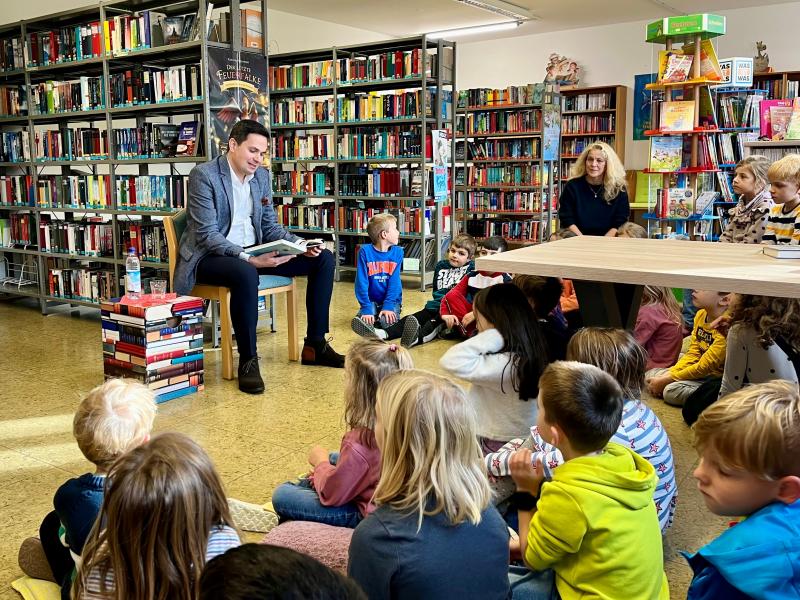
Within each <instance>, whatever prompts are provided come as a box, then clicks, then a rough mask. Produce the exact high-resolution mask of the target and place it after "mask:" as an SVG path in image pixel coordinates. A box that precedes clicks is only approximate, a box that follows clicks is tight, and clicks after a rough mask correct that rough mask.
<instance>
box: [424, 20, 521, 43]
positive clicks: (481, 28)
mask: <svg viewBox="0 0 800 600" xmlns="http://www.w3.org/2000/svg"><path fill="white" fill-rule="evenodd" d="M520 25H522V21H511V22H509V23H489V24H488V25H475V26H474V27H460V28H457V29H443V30H442V31H432V32H431V33H428V34H427V36H428V39H438V38H446V39H448V40H450V39H452V38H457V37H461V36H464V35H477V34H480V33H491V32H493V31H506V30H508V29H516V28H517V27H519V26H520Z"/></svg>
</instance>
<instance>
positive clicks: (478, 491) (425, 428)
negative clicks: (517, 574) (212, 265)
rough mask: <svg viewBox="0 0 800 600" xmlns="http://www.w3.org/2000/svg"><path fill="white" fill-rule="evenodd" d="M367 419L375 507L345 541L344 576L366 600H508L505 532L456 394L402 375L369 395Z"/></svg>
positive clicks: (423, 377) (444, 384)
mask: <svg viewBox="0 0 800 600" xmlns="http://www.w3.org/2000/svg"><path fill="white" fill-rule="evenodd" d="M376 413H377V419H376V423H375V439H376V441H377V443H378V446H379V447H380V449H381V455H382V468H381V479H380V482H379V483H378V487H377V489H376V490H375V498H374V501H375V504H377V506H378V508H377V509H376V510H375V512H373V513H372V514H371V515H369V516H368V517H367V518H366V519H364V520H363V521H362V522H361V523H360V524H359V525H358V527H356V529H355V531H354V532H353V539H352V542H351V544H350V561H349V564H348V574H349V575H350V576H351V577H352V578H353V579H355V580H356V582H357V583H358V584H359V585H360V586H361V587H362V588H363V589H364V591H365V592H366V593H367V596H368V597H369V598H370V600H389V599H390V598H420V599H422V598H426V599H427V598H432V599H433V598H459V599H460V600H473V599H474V600H507V598H508V597H509V595H508V529H507V528H506V525H505V523H504V522H503V519H502V518H501V517H500V515H499V514H498V512H497V510H496V509H495V508H494V506H492V502H491V492H490V491H489V482H488V480H487V479H486V470H485V468H484V466H483V463H482V462H481V453H480V449H479V448H478V442H477V436H476V430H475V413H474V411H473V410H472V408H471V406H470V404H469V402H468V401H467V399H466V397H465V395H464V392H463V390H462V389H461V388H460V387H459V386H457V385H456V384H454V383H452V382H451V381H448V380H447V379H446V378H444V377H441V376H440V375H435V374H433V373H429V372H426V371H417V370H411V371H401V372H399V373H394V374H392V375H390V376H389V377H387V378H386V379H384V380H383V381H382V382H381V384H380V386H379V387H378V404H377V410H376Z"/></svg>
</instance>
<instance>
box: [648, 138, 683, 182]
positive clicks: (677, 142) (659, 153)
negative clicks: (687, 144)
mask: <svg viewBox="0 0 800 600" xmlns="http://www.w3.org/2000/svg"><path fill="white" fill-rule="evenodd" d="M682 155H683V140H682V139H681V138H679V137H671V136H654V137H651V138H650V170H651V171H659V172H662V173H668V172H670V171H677V170H679V169H680V168H681V158H682Z"/></svg>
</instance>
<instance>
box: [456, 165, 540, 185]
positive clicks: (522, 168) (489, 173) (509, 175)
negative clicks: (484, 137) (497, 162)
mask: <svg viewBox="0 0 800 600" xmlns="http://www.w3.org/2000/svg"><path fill="white" fill-rule="evenodd" d="M545 173H549V171H547V170H545ZM546 180H547V177H546V176H545V177H544V178H543V177H542V169H541V168H540V167H539V165H536V164H530V165H504V166H502V167H486V166H479V165H467V167H466V182H467V185H469V186H488V185H497V186H506V185H517V186H535V185H539V184H540V183H541V182H542V181H545V183H546Z"/></svg>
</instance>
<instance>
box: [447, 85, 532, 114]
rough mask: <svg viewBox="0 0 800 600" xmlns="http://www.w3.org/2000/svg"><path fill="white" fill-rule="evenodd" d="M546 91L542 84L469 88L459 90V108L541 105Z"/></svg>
mask: <svg viewBox="0 0 800 600" xmlns="http://www.w3.org/2000/svg"><path fill="white" fill-rule="evenodd" d="M546 89H547V86H546V84H544V83H529V84H527V85H511V86H509V87H507V88H502V89H499V88H471V89H468V90H459V92H458V106H459V108H480V107H484V106H503V105H506V104H509V105H512V106H513V105H519V104H523V105H524V104H541V103H542V98H543V97H544V92H545V90H546Z"/></svg>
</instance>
